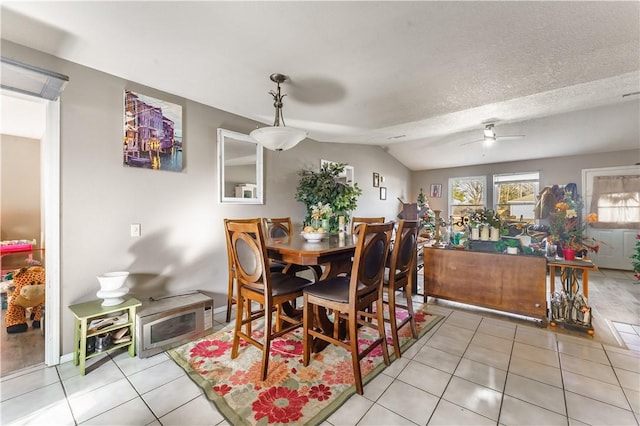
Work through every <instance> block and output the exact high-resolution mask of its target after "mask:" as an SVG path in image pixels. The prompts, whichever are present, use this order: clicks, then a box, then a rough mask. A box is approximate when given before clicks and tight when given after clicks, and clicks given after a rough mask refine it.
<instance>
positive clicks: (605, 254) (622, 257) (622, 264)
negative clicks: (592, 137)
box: [582, 165, 640, 271]
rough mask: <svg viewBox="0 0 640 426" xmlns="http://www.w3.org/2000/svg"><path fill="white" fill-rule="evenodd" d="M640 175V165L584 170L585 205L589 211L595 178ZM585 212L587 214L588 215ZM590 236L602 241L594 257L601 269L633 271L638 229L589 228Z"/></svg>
mask: <svg viewBox="0 0 640 426" xmlns="http://www.w3.org/2000/svg"><path fill="white" fill-rule="evenodd" d="M633 175H640V167H639V166H638V165H632V166H619V167H605V168H598V169H584V170H583V171H582V187H583V188H584V189H585V197H584V201H585V203H584V205H585V208H586V209H587V210H586V212H588V211H589V207H590V206H591V199H592V197H593V194H594V190H593V184H594V178H596V177H600V176H633ZM586 212H585V213H586ZM587 232H588V235H589V236H590V237H593V238H595V239H596V240H598V241H602V242H603V243H604V244H602V245H601V247H600V250H599V251H598V253H595V254H593V255H592V258H593V261H594V262H595V264H596V265H598V267H599V268H608V269H620V270H627V271H631V270H632V269H633V268H632V266H631V256H632V254H633V251H634V250H635V242H636V236H637V235H638V229H623V228H615V229H614V228H588V230H587Z"/></svg>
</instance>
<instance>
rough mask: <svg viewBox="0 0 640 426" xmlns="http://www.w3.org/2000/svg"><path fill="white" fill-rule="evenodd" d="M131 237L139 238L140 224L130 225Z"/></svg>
mask: <svg viewBox="0 0 640 426" xmlns="http://www.w3.org/2000/svg"><path fill="white" fill-rule="evenodd" d="M131 236H132V237H139V236H140V224H139V223H132V224H131Z"/></svg>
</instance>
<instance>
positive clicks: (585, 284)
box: [582, 269, 589, 298]
mask: <svg viewBox="0 0 640 426" xmlns="http://www.w3.org/2000/svg"><path fill="white" fill-rule="evenodd" d="M582 294H584V297H587V298H588V297H589V271H588V270H587V269H583V270H582Z"/></svg>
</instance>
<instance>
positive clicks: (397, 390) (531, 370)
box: [0, 297, 640, 426]
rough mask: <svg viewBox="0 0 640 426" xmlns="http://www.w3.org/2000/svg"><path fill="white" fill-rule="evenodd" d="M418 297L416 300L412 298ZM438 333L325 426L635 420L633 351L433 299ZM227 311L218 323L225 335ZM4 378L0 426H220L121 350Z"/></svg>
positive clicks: (158, 365) (639, 398) (151, 364)
mask: <svg viewBox="0 0 640 426" xmlns="http://www.w3.org/2000/svg"><path fill="white" fill-rule="evenodd" d="M418 299H420V297H418ZM429 310H430V311H431V312H433V313H437V314H442V315H445V316H446V318H445V320H443V321H441V322H440V323H439V324H438V325H436V327H434V329H432V330H430V331H429V332H428V333H427V334H426V335H425V336H424V337H422V338H421V339H420V340H419V341H418V342H416V344H414V345H413V346H412V347H411V348H409V349H408V350H407V352H406V353H405V354H404V355H403V356H402V358H400V359H398V360H396V361H394V362H393V363H392V364H391V366H389V367H388V368H387V369H385V370H384V371H383V372H382V373H381V374H380V375H379V376H377V377H376V378H375V379H373V380H372V381H371V382H370V383H368V384H367V385H366V386H365V393H364V395H363V396H360V395H357V394H356V395H354V396H352V397H351V398H350V399H349V400H347V402H346V403H345V404H344V405H343V406H342V407H341V408H339V409H338V410H337V411H336V412H335V413H333V414H332V415H331V416H330V417H329V418H328V419H327V420H326V421H325V422H324V425H325V426H330V425H336V426H337V425H440V424H448V425H462V424H466V425H485V424H486V425H498V424H499V425H512V424H535V425H554V424H558V425H583V424H593V425H595V424H607V425H638V424H639V423H638V419H640V351H638V350H636V349H635V348H634V349H633V350H627V349H621V348H619V347H614V346H609V345H606V344H602V343H598V342H596V341H594V340H592V339H590V338H587V337H575V336H571V335H566V334H561V333H556V332H554V331H553V330H551V329H540V328H537V327H536V326H535V325H532V324H528V323H522V324H520V323H515V322H513V321H508V320H503V319H496V318H495V317H489V316H483V315H482V314H476V313H469V312H467V311H464V310H459V309H452V308H449V307H445V306H441V305H437V304H430V305H429ZM223 319H224V317H223V315H217V316H216V327H217V328H222V327H223V326H224V324H223V323H222V321H223ZM88 364H89V372H88V374H87V375H86V376H80V375H79V373H78V369H77V367H75V366H74V365H73V364H72V363H71V362H67V363H65V364H62V365H59V366H57V367H49V368H44V367H39V368H34V369H31V370H27V371H21V372H19V373H16V374H15V375H12V376H7V377H5V378H3V379H2V381H1V382H0V386H1V388H0V395H1V401H2V402H1V403H0V411H1V414H0V416H1V417H0V423H1V424H2V425H18V424H43V425H74V424H83V425H89V424H91V425H125V424H127V425H205V424H206V425H226V424H228V423H227V422H226V421H225V419H224V418H223V417H222V415H221V414H220V413H219V412H218V411H217V410H216V408H215V407H214V406H213V404H212V403H210V402H209V400H208V399H207V398H206V397H205V395H204V393H203V392H202V390H201V389H200V388H199V387H198V386H196V385H195V384H194V383H193V382H192V381H191V380H190V379H189V378H188V376H187V375H186V374H185V373H184V371H183V370H182V369H181V368H180V367H178V366H177V365H176V364H175V363H174V362H173V361H172V360H170V359H169V357H168V356H167V355H166V354H164V353H163V354H159V355H156V356H154V357H151V358H146V359H140V358H138V357H135V358H130V357H129V356H128V354H127V353H126V352H120V353H111V354H105V356H103V357H98V358H92V359H91V360H89V363H88Z"/></svg>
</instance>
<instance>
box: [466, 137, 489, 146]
mask: <svg viewBox="0 0 640 426" xmlns="http://www.w3.org/2000/svg"><path fill="white" fill-rule="evenodd" d="M479 142H484V139H478V140H477V141H471V142H465V143H461V144H460V146H465V145H471V144H472V143H479Z"/></svg>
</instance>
